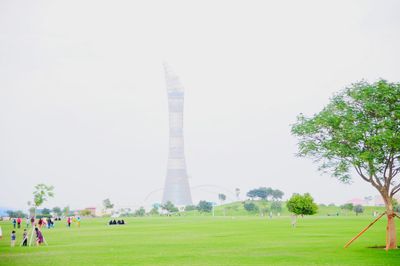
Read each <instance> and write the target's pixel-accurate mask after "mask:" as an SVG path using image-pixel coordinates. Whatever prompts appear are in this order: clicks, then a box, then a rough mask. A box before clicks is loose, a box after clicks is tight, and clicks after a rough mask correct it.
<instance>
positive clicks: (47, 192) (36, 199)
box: [33, 184, 54, 208]
mask: <svg viewBox="0 0 400 266" xmlns="http://www.w3.org/2000/svg"><path fill="white" fill-rule="evenodd" d="M53 190H54V187H53V186H47V185H45V184H38V185H36V186H35V190H34V191H33V204H34V207H35V208H37V207H39V206H41V205H42V204H43V203H44V202H45V201H47V200H48V199H49V198H52V197H54V192H53Z"/></svg>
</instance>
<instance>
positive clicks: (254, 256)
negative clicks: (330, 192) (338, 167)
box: [0, 216, 400, 266]
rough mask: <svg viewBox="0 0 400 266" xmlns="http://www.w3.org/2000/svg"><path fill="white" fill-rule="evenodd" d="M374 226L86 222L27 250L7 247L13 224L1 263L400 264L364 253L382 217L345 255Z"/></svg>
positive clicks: (1, 246) (381, 239)
mask: <svg viewBox="0 0 400 266" xmlns="http://www.w3.org/2000/svg"><path fill="white" fill-rule="evenodd" d="M372 220H373V218H372V217H365V216H363V217H318V216H315V217H305V218H299V220H298V223H297V228H292V227H291V225H290V217H274V218H273V219H269V218H265V217H263V218H261V217H206V216H204V217H195V216H192V217H144V218H128V219H126V221H127V224H126V225H123V226H108V225H107V221H106V219H84V220H83V221H82V226H81V228H77V227H76V226H73V227H72V228H67V227H66V226H65V223H64V222H58V223H57V224H56V228H54V229H50V230H47V229H44V230H43V231H44V236H45V237H46V239H47V241H48V242H49V246H41V247H30V248H22V247H15V248H10V247H9V243H10V242H9V241H10V239H9V238H10V236H9V233H10V232H11V231H10V230H11V227H12V225H11V223H10V222H5V221H3V222H1V226H2V228H3V239H2V240H1V241H0V265H41V266H45V265H399V264H400V263H399V262H400V252H399V251H398V250H395V251H390V252H386V251H384V250H383V249H370V248H367V247H369V246H374V245H384V243H385V220H383V219H382V221H379V222H378V223H377V224H376V225H375V226H374V227H372V228H371V229H370V230H369V231H367V232H366V233H365V235H363V236H362V237H361V238H360V239H358V240H357V241H356V242H355V243H354V244H352V245H351V246H350V248H348V249H343V245H344V244H345V243H346V242H347V241H348V240H350V239H351V238H352V237H353V236H354V235H356V234H357V233H358V232H359V231H360V230H361V229H362V228H363V227H365V226H367V225H368V223H369V222H370V221H372ZM17 233H18V235H17V236H18V237H19V239H18V242H19V241H20V240H21V234H22V230H18V232H17Z"/></svg>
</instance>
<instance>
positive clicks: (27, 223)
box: [26, 217, 30, 228]
mask: <svg viewBox="0 0 400 266" xmlns="http://www.w3.org/2000/svg"><path fill="white" fill-rule="evenodd" d="M29 223H30V220H29V217H26V228H29Z"/></svg>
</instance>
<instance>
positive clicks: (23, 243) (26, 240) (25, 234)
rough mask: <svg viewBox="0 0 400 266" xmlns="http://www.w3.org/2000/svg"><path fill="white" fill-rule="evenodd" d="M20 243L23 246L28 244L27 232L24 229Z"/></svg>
mask: <svg viewBox="0 0 400 266" xmlns="http://www.w3.org/2000/svg"><path fill="white" fill-rule="evenodd" d="M22 237H23V238H22V239H23V240H22V245H23V246H24V247H26V246H28V232H27V231H26V229H24V233H23V234H22Z"/></svg>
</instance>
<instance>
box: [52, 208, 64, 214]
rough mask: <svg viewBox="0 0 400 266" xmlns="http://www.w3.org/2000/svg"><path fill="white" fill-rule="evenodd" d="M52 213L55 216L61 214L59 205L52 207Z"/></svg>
mask: <svg viewBox="0 0 400 266" xmlns="http://www.w3.org/2000/svg"><path fill="white" fill-rule="evenodd" d="M53 213H54V214H55V215H57V216H61V215H62V211H61V208H60V207H54V208H53Z"/></svg>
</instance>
